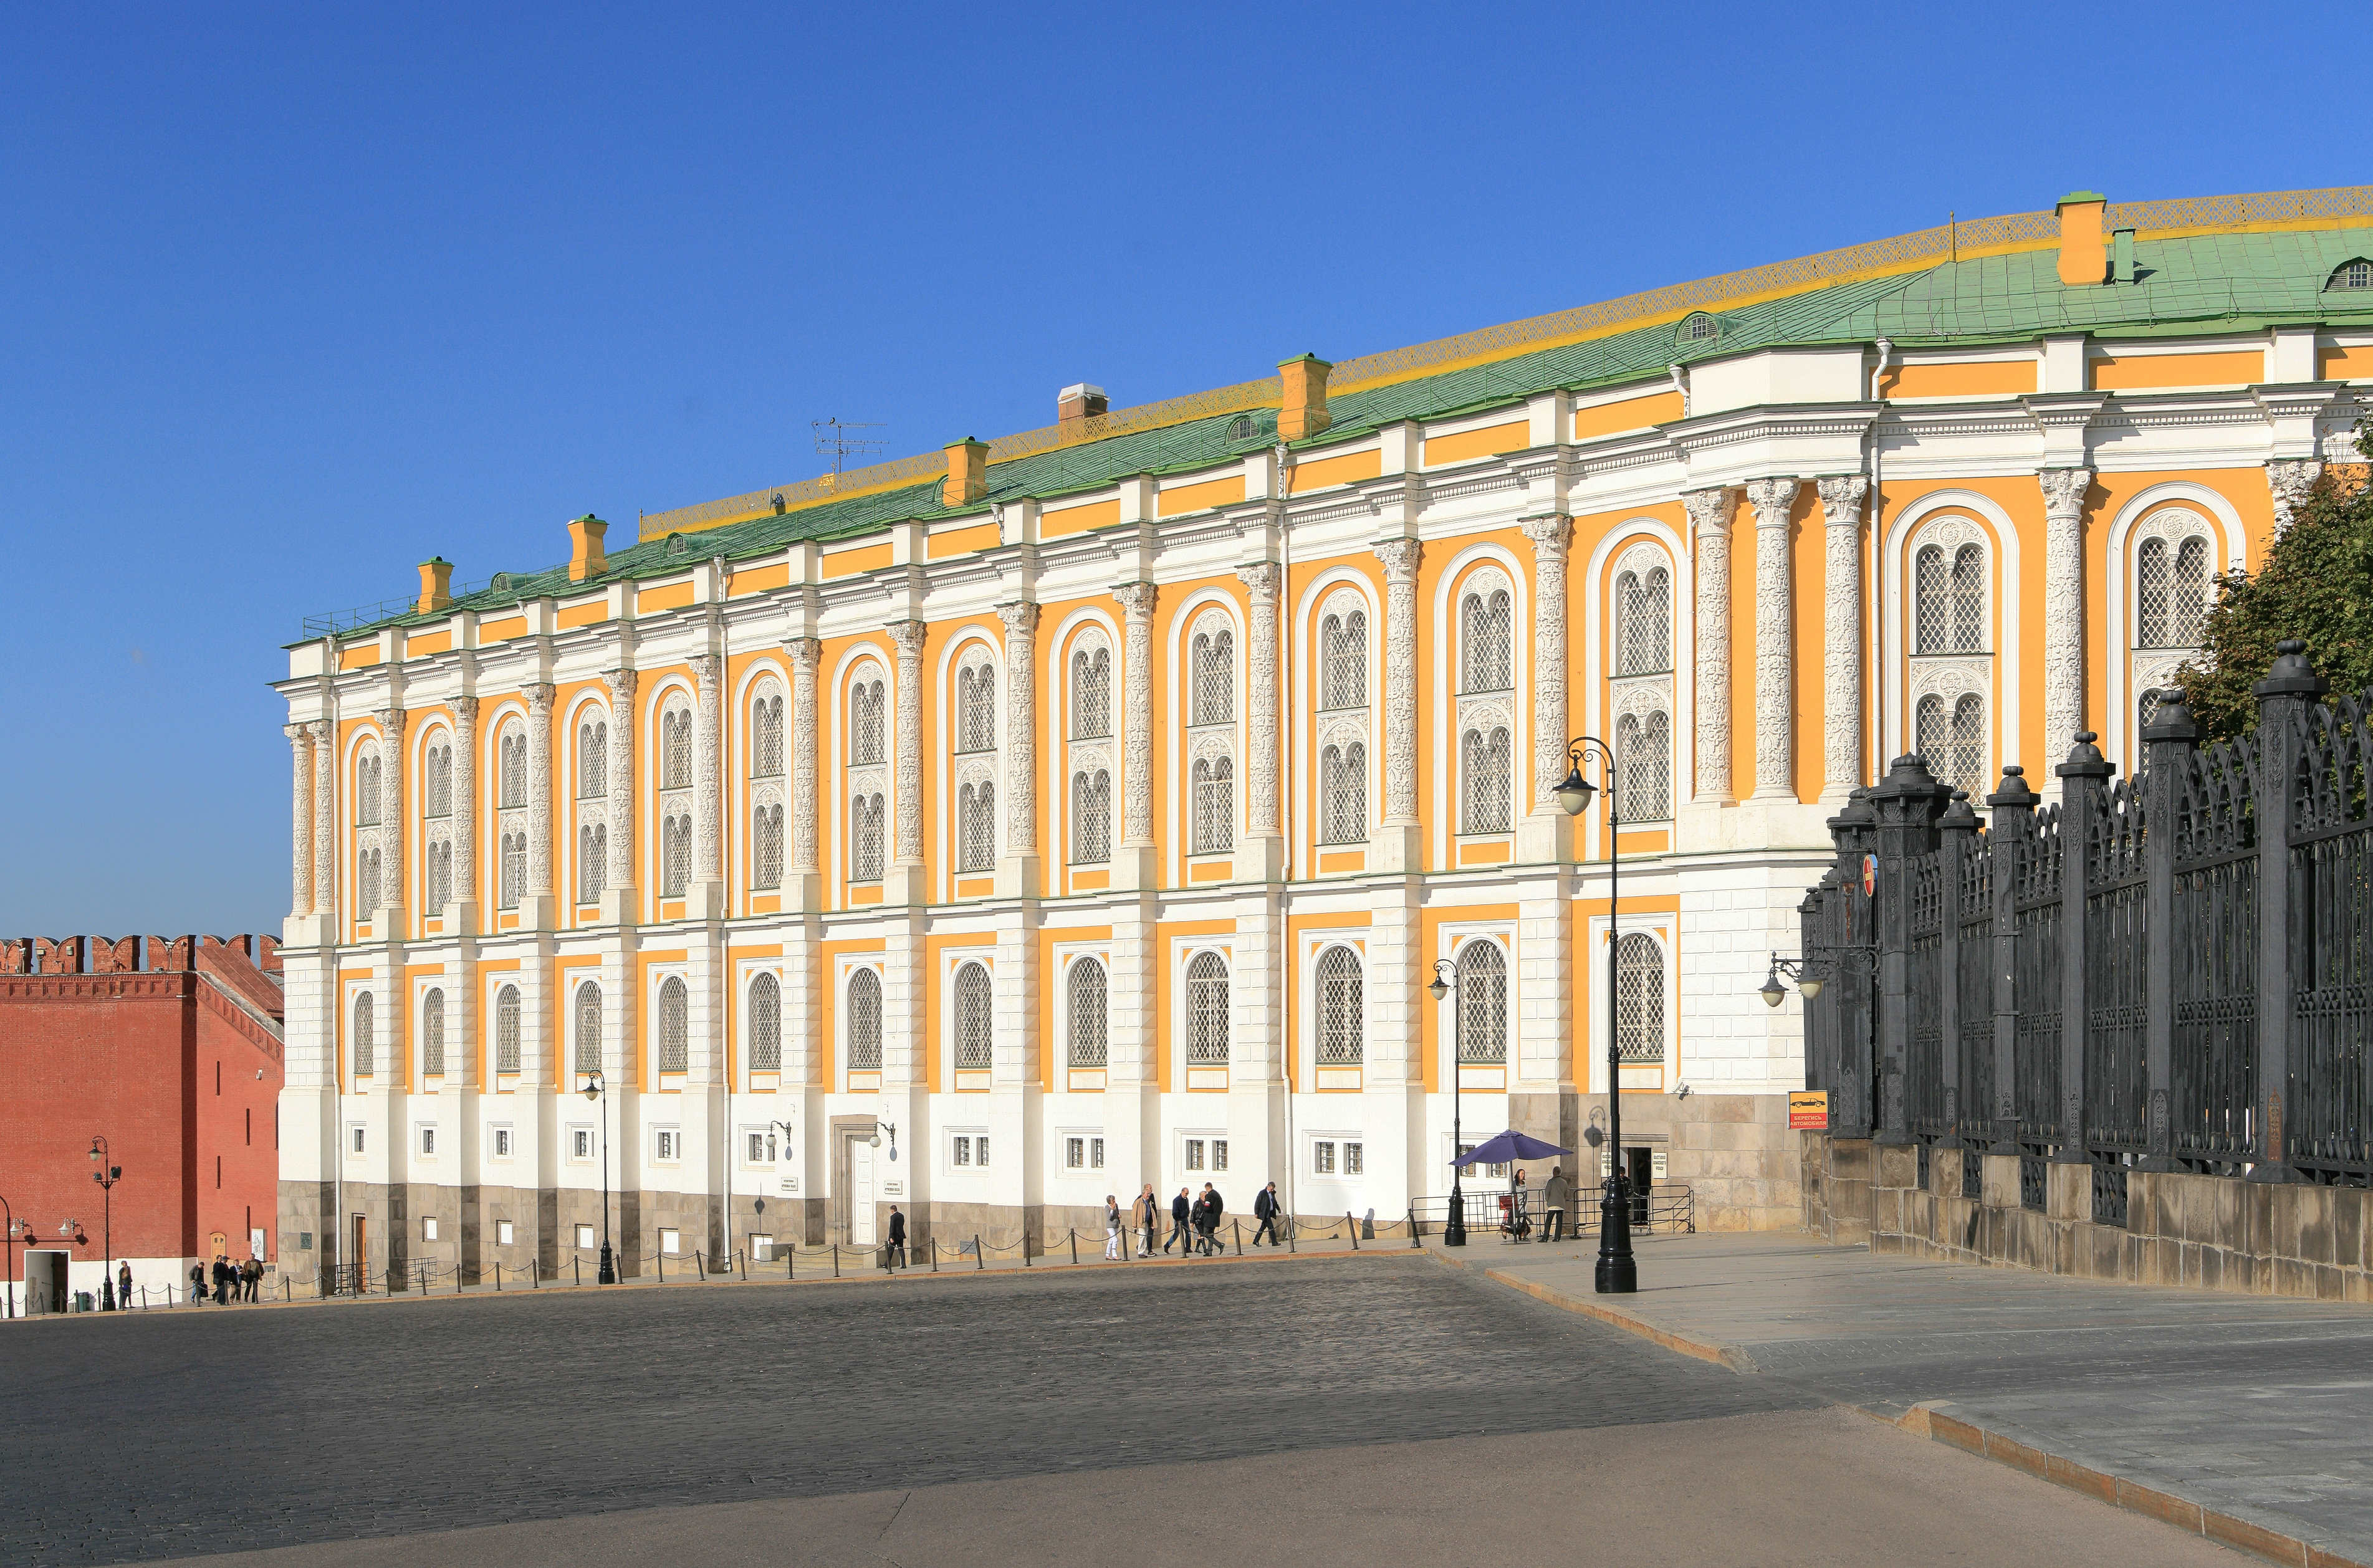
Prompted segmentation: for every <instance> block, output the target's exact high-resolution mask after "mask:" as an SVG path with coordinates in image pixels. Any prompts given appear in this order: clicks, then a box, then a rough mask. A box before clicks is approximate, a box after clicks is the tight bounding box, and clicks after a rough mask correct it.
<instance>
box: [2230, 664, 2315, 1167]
mask: <svg viewBox="0 0 2373 1568" xmlns="http://www.w3.org/2000/svg"><path fill="white" fill-rule="evenodd" d="M2274 654H2275V658H2274V668H2272V669H2270V670H2268V671H2267V672H2266V678H2265V679H2264V680H2262V681H2260V682H2259V683H2258V684H2257V685H2254V686H2251V687H2250V695H2251V696H2255V697H2256V698H2257V699H2258V778H2257V790H2256V802H2255V804H2256V806H2257V813H2258V825H2257V831H2258V1086H2257V1087H2258V1094H2257V1099H2258V1103H2257V1105H2256V1106H2254V1107H2253V1109H2254V1111H2255V1112H2256V1120H2257V1124H2258V1139H2257V1142H2258V1153H2259V1155H2260V1158H2259V1160H2258V1162H2257V1163H2256V1164H2253V1165H2251V1166H2250V1180H2251V1181H2274V1182H2281V1181H2297V1180H2298V1179H2299V1175H2298V1172H2297V1170H2295V1169H2293V1168H2292V1166H2291V1164H2290V1158H2289V1150H2288V1148H2287V1147H2286V1146H2285V1143H2284V1141H2283V1100H2284V1095H2285V1091H2286V1090H2288V1089H2289V1087H2290V1082H2291V969H2292V963H2291V949H2292V946H2293V944H2294V943H2295V942H2297V940H2298V934H2299V933H2298V922H2297V921H2295V920H2293V919H2291V908H2290V906H2291V819H2292V816H2293V814H2294V813H2295V812H2296V811H2297V796H2296V794H2295V793H2294V790H2293V786H2294V783H2295V781H2296V780H2297V778H2298V771H2299V758H2300V754H2301V751H2302V749H2303V748H2304V745H2305V743H2306V739H2307V708H2308V704H2309V703H2311V702H2313V701H2314V700H2315V699H2316V698H2317V697H2320V696H2322V695H2323V694H2324V693H2325V692H2326V691H2328V690H2329V689H2331V685H2332V683H2331V682H2329V681H2327V680H2325V679H2324V678H2323V677H2322V676H2320V675H2319V674H2317V673H2315V668H2314V666H2313V665H2310V664H2309V662H2308V661H2307V644H2306V643H2304V642H2300V641H2297V639H2295V638H2285V639H2284V640H2283V641H2281V642H2278V643H2276V644H2274Z"/></svg>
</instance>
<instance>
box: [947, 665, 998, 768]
mask: <svg viewBox="0 0 2373 1568" xmlns="http://www.w3.org/2000/svg"><path fill="white" fill-rule="evenodd" d="M996 749H997V666H996V664H994V663H993V662H990V661H988V659H987V658H986V657H983V658H980V659H978V660H976V661H973V662H970V663H967V664H965V665H964V668H962V669H960V670H958V671H957V672H956V750H958V751H960V752H987V751H995V750H996Z"/></svg>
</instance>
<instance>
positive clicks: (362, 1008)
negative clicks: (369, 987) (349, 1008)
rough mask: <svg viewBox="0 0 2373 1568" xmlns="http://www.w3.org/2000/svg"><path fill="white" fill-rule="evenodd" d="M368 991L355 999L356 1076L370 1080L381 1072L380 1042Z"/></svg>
mask: <svg viewBox="0 0 2373 1568" xmlns="http://www.w3.org/2000/svg"><path fill="white" fill-rule="evenodd" d="M373 1013H374V1010H373V1008H372V1006H371V994H370V992H368V991H365V992H363V994H362V995H360V996H358V997H357V998H355V1076H356V1077H357V1078H368V1077H370V1076H372V1075H373V1074H374V1073H376V1072H377V1071H379V1041H378V1040H377V1039H376V1038H375V1037H374V1035H375V1031H374V1028H373V1025H374V1024H375V1023H376V1019H375V1017H374V1015H373Z"/></svg>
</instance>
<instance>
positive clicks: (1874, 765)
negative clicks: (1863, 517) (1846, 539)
mask: <svg viewBox="0 0 2373 1568" xmlns="http://www.w3.org/2000/svg"><path fill="white" fill-rule="evenodd" d="M1875 346H1876V348H1877V350H1878V363H1877V364H1876V365H1874V366H1873V367H1871V372H1870V401H1871V402H1873V403H1877V402H1878V401H1879V397H1878V382H1879V378H1880V377H1882V376H1884V375H1886V374H1887V361H1888V357H1889V356H1890V355H1892V354H1893V353H1894V352H1895V345H1894V344H1893V343H1892V342H1890V341H1889V340H1888V339H1886V338H1883V337H1882V338H1880V339H1879V340H1878V341H1877V343H1876V345H1875ZM1885 412H1886V409H1885V408H1884V407H1881V409H1880V410H1879V413H1878V414H1875V415H1871V421H1870V502H1869V505H1870V562H1871V571H1870V603H1869V606H1868V608H1867V610H1866V611H1865V612H1864V622H1863V624H1864V626H1868V627H1870V641H1871V648H1872V650H1873V652H1874V653H1876V650H1877V649H1879V648H1880V647H1882V646H1883V643H1882V641H1881V639H1880V637H1879V622H1878V616H1879V605H1880V604H1881V603H1883V601H1882V600H1881V598H1880V596H1879V588H1880V582H1879V579H1880V578H1881V577H1882V576H1883V575H1884V574H1885V573H1886V570H1887V549H1886V541H1884V540H1882V539H1881V538H1880V537H1879V536H1878V526H1879V520H1880V518H1881V516H1882V515H1883V513H1882V510H1881V509H1880V507H1879V504H1878V421H1879V415H1883V414H1884V413H1885ZM1854 657H1855V658H1857V659H1859V658H1861V657H1862V650H1861V649H1855V650H1854ZM1870 669H1871V675H1872V677H1873V678H1872V680H1871V682H1870V683H1869V684H1870V688H1871V689H1870V692H1869V695H1868V697H1867V699H1866V700H1867V701H1868V702H1869V704H1870V708H1869V713H1870V728H1871V740H1872V742H1873V744H1872V746H1871V748H1870V751H1869V753H1868V755H1866V756H1865V757H1864V763H1863V782H1864V783H1865V784H1875V783H1876V782H1877V781H1878V779H1879V778H1881V777H1882V776H1883V774H1884V773H1885V771H1886V763H1885V761H1884V754H1885V752H1886V749H1887V748H1886V747H1884V746H1882V745H1879V744H1876V742H1877V740H1878V738H1879V735H1878V709H1879V703H1880V700H1881V697H1880V694H1879V685H1880V683H1881V682H1882V681H1884V680H1885V678H1886V674H1885V672H1884V671H1883V670H1881V669H1880V667H1879V664H1878V661H1877V660H1876V658H1874V659H1873V660H1872V661H1871V666H1870Z"/></svg>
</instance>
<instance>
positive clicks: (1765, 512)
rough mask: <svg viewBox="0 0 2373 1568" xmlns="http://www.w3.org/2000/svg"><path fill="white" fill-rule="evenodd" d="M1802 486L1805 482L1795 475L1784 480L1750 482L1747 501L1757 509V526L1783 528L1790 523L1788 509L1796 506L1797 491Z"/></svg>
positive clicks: (1752, 480) (1754, 480) (1751, 480)
mask: <svg viewBox="0 0 2373 1568" xmlns="http://www.w3.org/2000/svg"><path fill="white" fill-rule="evenodd" d="M1802 484H1804V481H1803V480H1801V479H1799V478H1797V477H1796V476H1795V475H1794V474H1789V475H1787V476H1786V477H1784V478H1776V479H1750V480H1748V482H1747V500H1748V505H1750V506H1752V507H1753V508H1754V509H1755V526H1756V527H1758V528H1779V527H1782V526H1783V525H1784V524H1785V523H1786V522H1787V521H1788V509H1789V508H1791V507H1793V506H1794V505H1795V504H1796V490H1797V487H1798V486H1801V485H1802Z"/></svg>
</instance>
